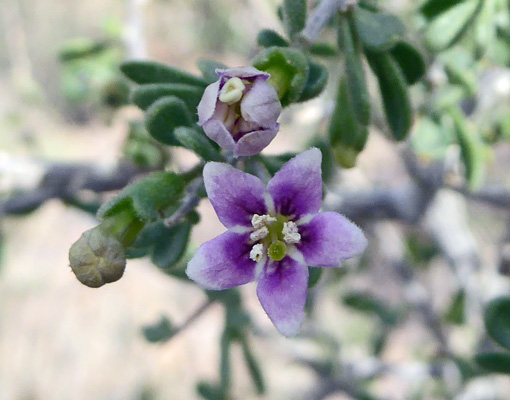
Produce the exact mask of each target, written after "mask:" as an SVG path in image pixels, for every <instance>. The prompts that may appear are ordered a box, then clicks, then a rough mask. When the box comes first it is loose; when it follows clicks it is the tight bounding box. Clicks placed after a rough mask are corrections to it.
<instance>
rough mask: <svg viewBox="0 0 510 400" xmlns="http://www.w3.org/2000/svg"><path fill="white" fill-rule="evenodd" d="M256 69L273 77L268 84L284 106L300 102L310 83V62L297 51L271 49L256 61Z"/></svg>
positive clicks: (286, 48) (281, 48)
mask: <svg viewBox="0 0 510 400" xmlns="http://www.w3.org/2000/svg"><path fill="white" fill-rule="evenodd" d="M253 65H254V67H255V68H257V69H259V70H261V71H265V72H267V73H269V74H270V75H271V77H270V78H269V80H268V82H269V83H270V84H272V85H273V86H274V87H275V88H276V91H277V92H278V97H279V98H280V102H281V103H282V106H283V107H285V106H288V105H289V104H291V103H294V102H296V101H298V99H299V98H300V96H301V94H302V93H303V90H304V88H305V85H306V83H307V81H308V69H309V66H308V60H307V59H306V56H305V55H304V54H303V53H302V52H301V51H300V50H297V49H292V48H290V47H289V48H288V47H269V48H267V49H265V50H263V51H262V52H261V53H260V54H259V55H258V57H257V58H256V59H255V60H254V62H253Z"/></svg>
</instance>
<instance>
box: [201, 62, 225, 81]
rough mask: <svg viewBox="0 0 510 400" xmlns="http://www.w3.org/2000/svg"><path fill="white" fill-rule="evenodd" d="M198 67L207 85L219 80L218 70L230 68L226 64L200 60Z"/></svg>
mask: <svg viewBox="0 0 510 400" xmlns="http://www.w3.org/2000/svg"><path fill="white" fill-rule="evenodd" d="M197 67H198V69H199V70H200V72H201V73H202V76H203V77H204V79H205V81H206V82H207V83H213V82H216V81H217V80H218V79H219V78H218V75H217V74H216V70H217V69H226V68H228V67H227V66H226V65H225V64H222V63H220V62H218V61H212V60H198V61H197Z"/></svg>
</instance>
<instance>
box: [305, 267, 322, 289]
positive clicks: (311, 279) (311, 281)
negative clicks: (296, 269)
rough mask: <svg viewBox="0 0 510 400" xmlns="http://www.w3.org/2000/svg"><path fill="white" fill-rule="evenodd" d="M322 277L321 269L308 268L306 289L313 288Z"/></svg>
mask: <svg viewBox="0 0 510 400" xmlns="http://www.w3.org/2000/svg"><path fill="white" fill-rule="evenodd" d="M321 276H322V268H319V267H308V289H310V288H313V287H314V286H315V285H317V283H318V282H319V280H320V279H321Z"/></svg>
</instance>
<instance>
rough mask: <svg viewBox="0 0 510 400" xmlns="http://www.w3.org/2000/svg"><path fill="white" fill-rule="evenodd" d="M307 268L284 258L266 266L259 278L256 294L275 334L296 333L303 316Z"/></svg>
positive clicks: (289, 334)
mask: <svg viewBox="0 0 510 400" xmlns="http://www.w3.org/2000/svg"><path fill="white" fill-rule="evenodd" d="M307 290H308V268H307V267H306V266H305V265H303V264H300V263H298V262H297V261H295V260H293V259H292V258H290V257H285V258H284V259H283V260H282V261H280V262H276V263H274V264H273V265H271V266H269V267H268V266H266V268H264V270H263V272H262V274H261V275H260V277H259V281H258V286H257V295H258V297H259V300H260V304H262V307H263V308H264V310H265V311H266V313H267V315H268V317H269V318H270V319H271V321H272V322H273V324H274V326H275V327H276V329H278V331H279V332H280V333H281V334H282V335H284V336H287V337H290V336H294V335H296V334H297V333H298V332H299V328H300V327H301V323H302V322H303V319H304V317H305V311H304V309H305V302H306V293H307Z"/></svg>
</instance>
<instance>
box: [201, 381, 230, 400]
mask: <svg viewBox="0 0 510 400" xmlns="http://www.w3.org/2000/svg"><path fill="white" fill-rule="evenodd" d="M197 392H198V394H199V395H200V396H202V397H203V398H204V399H206V400H225V394H224V393H223V391H222V390H221V387H220V386H219V385H217V384H211V383H208V382H204V381H202V382H199V383H198V384H197Z"/></svg>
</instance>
